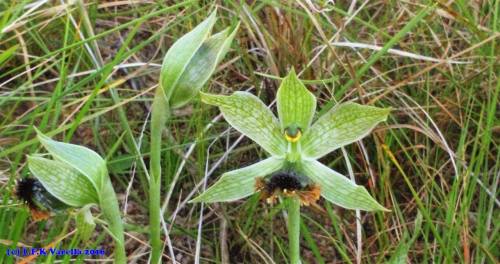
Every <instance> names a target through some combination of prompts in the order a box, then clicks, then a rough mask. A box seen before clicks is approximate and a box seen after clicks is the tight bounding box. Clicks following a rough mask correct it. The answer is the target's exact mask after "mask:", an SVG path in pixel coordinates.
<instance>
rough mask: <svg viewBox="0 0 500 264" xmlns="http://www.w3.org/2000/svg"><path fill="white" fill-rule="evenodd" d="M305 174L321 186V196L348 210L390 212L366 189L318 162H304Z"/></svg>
mask: <svg viewBox="0 0 500 264" xmlns="http://www.w3.org/2000/svg"><path fill="white" fill-rule="evenodd" d="M302 170H303V173H304V174H305V175H306V176H307V177H309V179H311V180H312V181H313V182H315V183H317V184H319V185H320V186H321V196H323V198H325V199H326V200H328V201H330V202H332V203H334V204H336V205H339V206H341V207H344V208H347V209H359V210H365V211H376V210H382V211H388V210H387V209H386V208H384V207H383V206H382V205H380V204H379V203H378V202H377V201H375V199H373V198H372V196H371V195H370V194H369V193H368V191H367V190H366V189H365V187H363V186H360V185H356V184H355V183H353V182H352V181H350V180H349V179H347V178H346V177H345V176H343V175H342V174H339V173H338V172H336V171H334V170H332V169H330V168H328V167H326V166H325V165H323V164H321V163H320V162H318V161H316V160H303V161H302Z"/></svg>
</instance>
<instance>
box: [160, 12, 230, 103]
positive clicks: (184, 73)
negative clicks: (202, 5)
mask: <svg viewBox="0 0 500 264" xmlns="http://www.w3.org/2000/svg"><path fill="white" fill-rule="evenodd" d="M215 21H216V11H214V12H212V13H211V14H210V16H209V17H208V18H206V19H205V20H204V21H203V22H201V23H200V24H199V25H197V26H196V27H195V28H194V29H193V30H192V31H190V32H189V33H187V34H186V35H184V36H182V37H181V38H180V39H178V40H177V41H176V42H175V43H174V44H173V45H172V47H171V48H170V49H169V50H168V52H167V54H166V55H165V58H164V60H163V65H162V70H161V74H160V86H161V88H162V89H163V91H164V93H165V96H166V97H167V98H168V102H169V105H170V107H172V108H179V107H182V106H184V105H185V104H187V103H188V102H189V101H190V100H191V99H192V98H193V97H194V96H195V95H196V94H197V93H198V92H199V91H200V89H201V88H202V87H203V85H204V84H205V83H206V82H207V81H208V79H209V78H210V76H211V75H212V74H213V72H214V71H215V68H216V67H217V64H219V63H220V61H222V59H223V58H224V56H225V55H226V53H227V52H228V50H229V47H230V45H231V42H232V40H233V38H234V36H235V35H236V32H237V30H238V27H239V24H238V25H237V26H236V27H234V28H233V29H231V28H226V29H225V30H223V31H221V32H219V33H216V34H214V35H210V32H211V31H212V28H213V26H214V24H215Z"/></svg>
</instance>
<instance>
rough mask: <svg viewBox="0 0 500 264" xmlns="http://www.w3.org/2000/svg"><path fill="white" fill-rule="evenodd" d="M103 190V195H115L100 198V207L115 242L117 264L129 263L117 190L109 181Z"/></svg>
mask: <svg viewBox="0 0 500 264" xmlns="http://www.w3.org/2000/svg"><path fill="white" fill-rule="evenodd" d="M102 189H103V190H102V192H101V193H104V194H113V195H103V196H101V197H99V207H100V208H101V212H102V213H103V214H104V217H105V219H106V220H107V223H108V227H109V228H108V229H109V232H110V233H111V235H112V236H113V239H114V240H115V263H127V255H126V254H125V239H124V236H123V221H122V219H121V217H120V215H121V214H120V208H119V206H118V200H117V199H116V195H114V194H115V190H114V189H113V185H111V181H109V179H108V180H107V181H106V182H105V183H104V185H103V187H102Z"/></svg>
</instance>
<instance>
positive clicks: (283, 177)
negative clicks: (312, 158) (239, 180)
mask: <svg viewBox="0 0 500 264" xmlns="http://www.w3.org/2000/svg"><path fill="white" fill-rule="evenodd" d="M255 189H256V190H257V191H259V192H260V198H261V199H262V200H265V201H266V202H267V203H269V204H274V203H276V199H277V197H278V196H279V195H281V196H287V197H297V198H299V200H300V203H301V205H305V206H309V205H311V204H315V203H316V201H317V200H318V199H319V197H320V194H321V189H320V187H319V185H317V184H314V183H310V182H308V179H307V178H306V177H304V176H302V175H299V174H297V173H296V172H294V171H280V172H276V173H274V174H272V175H271V176H269V177H268V178H263V177H258V178H256V179H255Z"/></svg>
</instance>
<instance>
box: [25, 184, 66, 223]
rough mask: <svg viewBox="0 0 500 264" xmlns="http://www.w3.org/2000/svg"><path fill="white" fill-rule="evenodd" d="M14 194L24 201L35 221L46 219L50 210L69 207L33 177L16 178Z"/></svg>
mask: <svg viewBox="0 0 500 264" xmlns="http://www.w3.org/2000/svg"><path fill="white" fill-rule="evenodd" d="M16 196H17V197H18V198H19V199H20V200H23V201H24V202H26V204H27V205H28V207H29V209H30V211H31V216H32V217H33V219H34V220H35V221H38V220H43V219H47V218H48V217H49V216H50V212H59V211H62V210H65V209H67V208H68V207H69V206H68V205H66V204H64V203H63V202H61V201H60V200H59V199H57V198H56V197H54V196H53V195H52V194H50V193H49V192H48V191H47V189H45V187H43V185H42V183H41V182H40V181H39V180H37V179H34V178H24V179H20V180H18V181H17V185H16Z"/></svg>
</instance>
